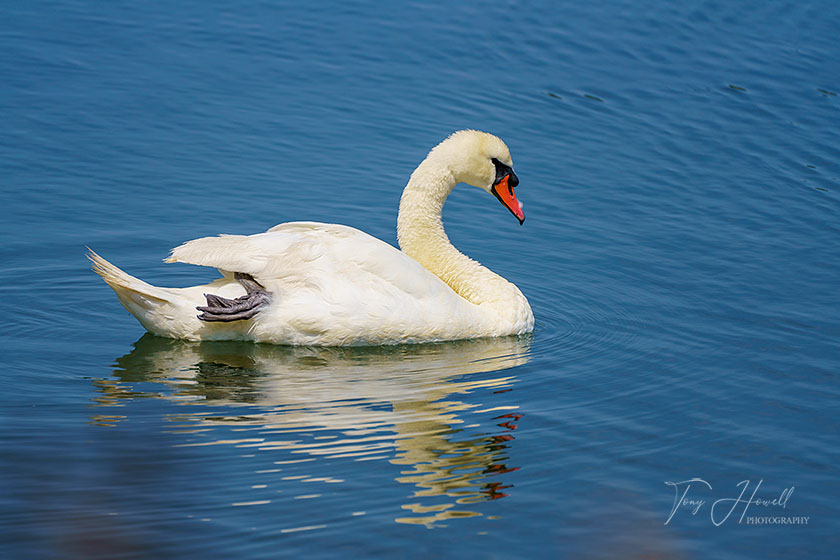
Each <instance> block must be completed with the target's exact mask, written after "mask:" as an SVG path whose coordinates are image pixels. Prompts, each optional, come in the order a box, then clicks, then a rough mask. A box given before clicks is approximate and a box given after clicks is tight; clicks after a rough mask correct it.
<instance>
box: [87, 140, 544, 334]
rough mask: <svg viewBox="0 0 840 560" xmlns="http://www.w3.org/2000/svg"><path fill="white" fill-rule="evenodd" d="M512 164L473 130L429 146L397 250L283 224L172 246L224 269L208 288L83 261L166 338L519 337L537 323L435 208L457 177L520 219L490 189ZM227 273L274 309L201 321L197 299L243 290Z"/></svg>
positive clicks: (185, 257)
mask: <svg viewBox="0 0 840 560" xmlns="http://www.w3.org/2000/svg"><path fill="white" fill-rule="evenodd" d="M485 159H486V160H487V162H488V163H489V162H491V160H493V163H490V165H491V168H492V166H493V165H494V164H495V165H496V167H495V168H492V169H493V171H492V173H493V176H492V177H490V178H488V177H484V176H483V175H487V174H488V173H490V171H489V170H488V169H487V168H486V165H481V163H483V161H484V160H485ZM500 162H501V163H500ZM509 162H510V155H509V153H508V152H507V147H506V146H505V145H504V143H502V141H501V140H499V139H498V138H496V137H495V136H491V135H489V134H485V133H482V132H477V131H462V132H459V133H456V134H453V135H452V136H450V137H449V138H448V139H447V140H445V141H444V142H443V143H441V144H440V145H439V146H438V147H436V148H435V149H434V150H432V151H431V152H430V153H429V156H428V157H427V158H426V159H425V160H424V161H423V163H421V164H420V166H419V167H418V168H417V170H415V172H414V173H413V174H412V176H411V179H410V180H409V183H408V185H407V186H406V188H405V191H404V192H403V196H402V200H401V202H400V213H399V220H398V237H399V242H400V247H401V248H402V251H400V250H397V249H396V248H394V247H392V246H391V245H389V244H387V243H385V242H383V241H380V240H378V239H376V238H374V237H371V236H369V235H367V234H366V233H363V232H361V231H359V230H357V229H354V228H351V227H347V226H342V225H335V224H321V223H314V222H291V223H285V224H280V225H278V226H275V227H273V228H271V229H270V230H268V231H267V232H266V233H260V234H256V235H250V236H240V235H223V236H220V237H206V238H202V239H196V240H194V241H189V242H187V243H185V244H183V245H181V246H180V247H177V248H176V249H174V250H173V251H172V255H171V256H170V257H169V258H168V259H167V261H168V262H185V263H190V264H196V265H201V266H211V267H215V268H218V269H219V270H220V271H221V272H222V274H223V278H220V279H218V280H215V281H214V282H212V283H210V284H208V285H205V286H194V287H190V288H159V287H155V286H151V285H149V284H147V283H145V282H143V281H142V280H139V279H137V278H134V277H132V276H130V275H128V274H126V273H125V272H123V271H122V270H120V269H119V268H117V267H115V266H114V265H112V264H110V263H109V262H107V261H106V260H104V259H103V258H102V257H100V256H99V255H96V254H95V253H91V259H92V260H93V262H94V270H96V272H97V273H99V275H100V276H102V278H103V279H104V280H105V281H106V282H107V283H108V285H109V286H111V287H112V288H113V289H114V291H115V292H116V293H117V297H118V298H119V300H120V302H121V303H122V304H123V305H124V306H125V307H126V309H128V310H129V312H131V313H132V314H133V315H134V316H135V317H136V318H137V319H138V320H139V321H140V323H141V324H142V325H143V326H144V327H145V328H146V329H147V330H148V331H149V332H152V333H154V334H157V335H160V336H166V337H170V338H182V339H188V340H253V341H256V342H268V343H274V344H295V345H330V346H335V345H350V344H387V343H400V342H426V341H439V340H454V339H463V338H476V337H486V336H504V335H511V334H523V333H527V332H531V331H532V330H533V326H534V316H533V313H532V312H531V308H530V306H529V305H528V301H527V300H526V299H525V296H523V295H522V293H521V292H520V291H519V289H518V288H517V287H516V286H514V285H513V284H511V283H510V282H508V281H507V280H505V279H504V278H502V277H501V276H499V275H497V274H495V273H493V272H491V271H490V270H488V269H487V268H485V267H483V266H481V265H480V264H478V263H477V262H475V261H473V260H471V259H470V258H468V257H467V256H465V255H463V254H462V253H460V252H459V251H458V250H457V249H455V247H453V246H452V244H451V243H450V242H449V239H448V238H447V236H446V234H445V232H444V230H443V224H442V222H441V210H442V208H443V203H444V201H445V200H446V197H447V196H448V195H449V193H450V192H451V191H452V188H453V187H454V186H455V185H456V184H457V183H458V182H460V181H463V182H469V183H471V184H477V185H478V186H481V187H482V188H485V189H486V190H488V191H490V192H493V194H495V195H496V196H497V197H498V198H500V200H502V201H503V203H504V204H505V205H506V206H508V208H509V209H510V210H511V212H513V213H514V214H515V215H516V216H517V218H519V219H520V221H521V220H522V219H524V215H522V212H521V205H518V202H517V201H516V198H515V196H514V195H513V189H512V188H511V189H510V192H509V194H508V193H507V192H505V193H503V194H499V193H497V192H496V190H497V187H498V188H499V190H501V188H502V186H503V187H504V188H505V191H506V187H508V175H505V176H504V177H503V178H502V179H499V178H498V175H499V172H498V171H497V170H498V169H507V170H508V171H509V176H510V177H512V179H511V183H514V181H516V178H515V175H514V174H513V171H512V170H510V167H509ZM499 166H501V167H499ZM494 181H495V182H494ZM512 186H515V184H513V185H512ZM511 200H512V201H513V202H510V201H511ZM234 273H243V274H246V275H250V276H251V277H252V278H253V279H254V280H255V281H256V282H258V283H259V285H261V286H262V287H263V289H264V290H265V292H267V293H268V294H269V296H270V304H269V305H266V306H265V307H261V308H260V309H259V310H258V311H256V312H255V314H254V315H253V317H252V318H249V319H247V320H235V321H230V322H208V321H206V320H201V319H199V317H198V316H197V313H196V307H197V306H199V305H202V304H203V302H204V299H205V294H214V295H216V296H221V298H230V299H233V298H237V297H240V296H243V295H244V294H245V293H246V290H245V288H243V285H242V284H241V283H240V282H239V281H237V280H236V279H235V278H234ZM207 301H208V302H210V298H207Z"/></svg>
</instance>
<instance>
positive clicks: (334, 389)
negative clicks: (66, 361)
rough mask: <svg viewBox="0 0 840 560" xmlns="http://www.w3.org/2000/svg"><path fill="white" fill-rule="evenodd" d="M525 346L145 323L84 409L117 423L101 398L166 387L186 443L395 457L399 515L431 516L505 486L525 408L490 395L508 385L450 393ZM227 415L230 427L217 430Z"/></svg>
mask: <svg viewBox="0 0 840 560" xmlns="http://www.w3.org/2000/svg"><path fill="white" fill-rule="evenodd" d="M529 346H530V337H507V338H496V339H482V340H468V341H457V342H445V343H440V344H422V345H411V346H384V347H371V348H352V347H351V348H346V347H345V348H313V347H282V346H271V345H259V344H250V343H238V342H202V343H191V342H184V341H176V340H170V339H165V338H158V337H155V336H151V335H144V336H143V337H142V338H141V339H140V340H138V341H137V342H136V343H135V346H134V349H133V350H132V351H131V352H130V353H129V354H126V355H125V356H122V357H120V358H117V360H116V367H115V369H114V375H113V377H110V378H107V379H98V380H95V381H94V383H95V384H96V385H97V388H98V395H97V397H96V399H95V400H96V403H97V405H98V406H97V408H98V409H99V410H98V412H99V414H97V415H96V416H94V418H93V421H94V422H95V423H99V424H103V425H113V424H114V423H115V422H118V421H119V420H120V419H121V418H124V416H122V415H116V414H109V413H108V412H109V411H108V410H107V409H108V408H110V407H114V406H123V408H122V409H120V412H122V413H124V412H125V411H126V408H125V405H126V404H127V402H126V400H127V399H128V400H134V399H139V398H150V397H151V398H163V399H168V400H171V401H173V402H175V403H177V404H178V405H182V406H179V407H178V409H177V411H176V412H175V413H173V414H171V415H169V417H168V418H169V419H170V420H172V421H174V422H177V423H178V425H179V427H180V429H183V430H184V432H185V433H186V434H189V435H190V436H191V437H193V438H194V439H191V440H189V441H187V442H186V443H185V445H235V446H236V447H237V448H247V449H249V452H257V451H259V452H265V453H274V454H275V455H277V454H281V455H282V456H281V457H277V458H278V459H280V458H285V459H290V460H286V461H280V460H278V461H275V463H278V464H282V463H293V462H299V461H301V460H304V461H312V460H319V459H321V458H338V457H346V458H352V459H354V460H369V459H387V460H388V461H390V463H391V464H393V465H397V466H398V467H399V469H400V472H399V476H398V477H396V480H397V481H398V482H401V483H405V484H410V485H413V486H414V488H415V489H414V491H413V498H411V501H410V502H409V503H406V504H404V505H403V506H402V508H403V510H405V511H404V512H403V513H401V514H400V515H399V516H398V517H397V519H396V521H398V522H403V523H419V524H425V525H427V526H433V525H434V524H435V523H437V522H439V521H442V520H446V519H452V518H458V517H470V516H475V515H479V513H477V512H474V511H468V510H465V509H463V508H461V507H458V506H460V505H465V504H470V503H474V502H480V501H486V500H493V499H498V498H502V497H504V496H506V495H507V493H506V491H507V490H508V489H509V485H508V484H505V483H504V477H500V476H498V475H503V474H505V473H507V472H511V471H513V470H517V469H518V466H514V465H511V464H509V463H508V460H509V459H508V456H507V449H508V447H509V446H510V445H511V441H512V440H513V439H514V438H513V433H512V432H513V430H515V429H516V428H517V422H518V421H519V420H520V418H521V417H522V413H521V411H519V410H518V407H517V406H515V405H512V404H510V403H509V402H505V403H504V404H503V405H502V406H499V403H498V401H499V399H501V398H503V397H498V398H494V399H493V401H494V404H496V406H493V407H492V408H489V407H483V406H481V405H479V404H474V402H475V401H474V400H473V404H467V403H465V402H463V401H461V400H458V395H462V394H467V393H471V392H473V391H476V390H490V391H492V392H495V393H498V392H504V391H507V390H510V389H511V388H512V386H513V383H514V381H515V378H514V377H513V376H512V375H511V372H505V370H509V369H510V368H512V367H514V366H518V365H521V364H524V363H526V362H527V361H528V351H529ZM486 372H492V373H490V374H488V375H483V376H471V375H470V374H479V373H486ZM225 425H227V426H229V427H231V428H232V429H228V430H219V429H218V428H220V427H223V426H225ZM220 432H221V433H223V434H224V436H220V435H219V434H220ZM289 454H294V455H289ZM325 480H326V479H325ZM327 481H329V480H327ZM336 482H340V481H336Z"/></svg>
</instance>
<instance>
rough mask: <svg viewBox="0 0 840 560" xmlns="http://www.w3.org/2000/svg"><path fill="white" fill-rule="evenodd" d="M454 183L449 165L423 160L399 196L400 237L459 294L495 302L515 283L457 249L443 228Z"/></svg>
mask: <svg viewBox="0 0 840 560" xmlns="http://www.w3.org/2000/svg"><path fill="white" fill-rule="evenodd" d="M455 184H456V181H455V178H454V177H453V176H452V173H451V172H450V171H449V169H448V168H447V167H446V166H444V165H441V164H440V163H438V162H436V161H435V160H434V158H432V157H430V158H427V159H426V160H424V161H423V163H421V164H420V166H419V167H417V169H416V170H415V171H414V173H412V174H411V178H410V179H409V181H408V184H407V185H406V187H405V190H404V191H403V194H402V198H401V199H400V211H399V216H398V218H397V240H398V241H399V245H400V249H401V250H402V251H403V253H405V254H407V255H408V256H410V257H411V258H413V259H414V260H416V261H417V262H419V263H420V264H421V265H422V266H423V267H424V268H425V269H426V270H428V271H429V272H431V273H432V274H434V275H435V276H437V277H438V278H440V279H441V280H443V281H444V282H446V284H448V285H449V286H450V287H451V288H452V289H453V290H454V291H455V292H456V293H457V294H458V295H460V296H461V297H463V298H464V299H466V300H467V301H470V302H472V303H474V304H476V305H481V304H484V303H487V304H492V303H493V302H494V301H496V300H498V299H499V296H500V295H502V293H503V292H506V291H507V290H508V289H509V288H508V287H509V286H512V285H511V284H510V283H509V282H508V281H507V280H505V279H504V278H502V277H501V276H499V275H497V274H495V273H494V272H492V271H491V270H489V269H487V268H485V267H483V266H481V265H480V264H479V263H477V262H476V261H474V260H472V259H471V258H469V257H468V256H466V255H464V254H463V253H461V252H460V251H458V249H456V248H455V247H454V246H453V245H452V243H451V242H450V241H449V237H447V235H446V232H445V231H444V229H443V220H442V218H441V212H442V210H443V204H444V203H445V202H446V198H447V197H448V196H449V193H451V192H452V189H453V188H454V187H455ZM514 289H515V288H514ZM500 292H502V293H500Z"/></svg>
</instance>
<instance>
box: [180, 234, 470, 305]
mask: <svg viewBox="0 0 840 560" xmlns="http://www.w3.org/2000/svg"><path fill="white" fill-rule="evenodd" d="M166 261H167V262H183V263H189V264H195V265H199V266H210V267H214V268H218V269H220V270H221V271H222V272H244V273H247V274H250V275H251V276H253V277H254V278H256V279H257V280H258V281H260V282H261V283H265V282H267V281H271V280H281V279H289V278H299V279H306V278H309V279H312V280H319V277H320V278H324V277H329V278H332V279H335V280H340V281H341V280H343V281H346V282H349V283H353V282H368V281H370V279H371V277H375V278H376V279H377V281H385V282H387V283H388V284H391V285H392V286H393V287H395V288H397V289H399V290H401V291H403V292H406V293H409V294H412V295H414V296H415V297H428V296H433V295H438V294H441V293H445V292H451V294H452V295H455V294H454V292H452V290H451V288H449V286H447V285H446V284H445V283H443V281H442V280H440V279H439V278H438V277H436V276H435V275H433V274H432V273H430V272H429V271H428V270H426V269H425V268H423V267H422V266H421V265H420V264H419V263H417V261H415V260H414V259H412V258H411V257H409V256H407V255H405V254H404V253H402V252H401V251H399V250H398V249H397V248H395V247H393V246H391V245H388V244H387V243H385V242H383V241H381V240H379V239H376V238H375V237H372V236H370V235H368V234H366V233H364V232H362V231H359V230H357V229H355V228H351V227H348V226H343V225H337V224H322V223H318V222H289V223H285V224H280V225H277V226H275V227H273V228H271V229H270V230H268V231H267V232H265V233H259V234H256V235H249V236H244V235H221V236H218V237H203V238H201V239H195V240H192V241H188V242H186V243H184V244H183V245H181V246H179V247H176V248H175V249H173V250H172V253H171V255H170V256H169V257H168V258H167V259H166Z"/></svg>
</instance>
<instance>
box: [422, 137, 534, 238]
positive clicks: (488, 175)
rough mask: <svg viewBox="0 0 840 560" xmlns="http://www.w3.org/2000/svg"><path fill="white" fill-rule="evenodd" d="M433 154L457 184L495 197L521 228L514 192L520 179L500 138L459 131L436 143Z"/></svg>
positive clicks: (521, 213)
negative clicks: (476, 188) (471, 187)
mask: <svg viewBox="0 0 840 560" xmlns="http://www.w3.org/2000/svg"><path fill="white" fill-rule="evenodd" d="M432 154H434V156H436V157H439V158H442V159H443V160H444V163H445V165H447V166H448V167H449V169H450V171H452V175H453V177H454V178H455V181H456V182H458V183H467V184H468V185H472V186H474V187H479V188H481V189H484V190H485V191H487V192H489V193H490V194H492V195H493V196H495V197H496V198H498V199H499V202H501V203H502V204H503V205H504V207H505V208H507V209H508V210H510V212H511V213H512V214H513V215H514V216H516V219H517V220H519V224H520V225H521V224H522V222H524V221H525V213H524V212H523V211H522V204H521V203H520V202H519V201H518V200H517V199H516V194H515V193H514V192H513V189H514V188H515V187H516V186H517V185H519V178H518V177H517V176H516V173H514V172H513V160H511V159H510V150H508V147H507V146H506V145H505V143H504V142H502V141H501V140H500V139H499V138H497V137H496V136H493V135H492V134H487V133H486V132H481V131H479V130H461V131H458V132H455V133H454V134H452V135H451V136H450V137H449V138H447V139H446V140H444V141H443V142H441V143H440V144H438V146H437V147H436V148H435V149H434V150H432ZM430 155H431V154H430Z"/></svg>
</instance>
